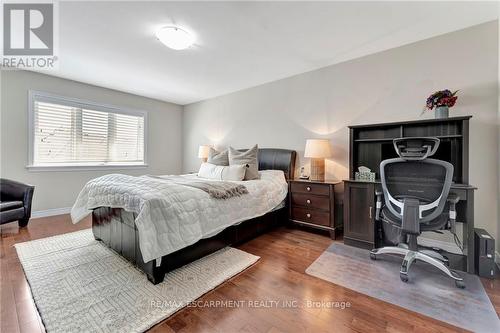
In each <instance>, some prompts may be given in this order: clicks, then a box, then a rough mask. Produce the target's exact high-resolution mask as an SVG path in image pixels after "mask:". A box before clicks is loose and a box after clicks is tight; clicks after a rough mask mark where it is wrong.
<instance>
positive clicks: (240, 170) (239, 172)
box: [198, 163, 246, 181]
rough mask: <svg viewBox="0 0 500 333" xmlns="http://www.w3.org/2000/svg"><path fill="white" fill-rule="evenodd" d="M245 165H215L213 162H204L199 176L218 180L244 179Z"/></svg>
mask: <svg viewBox="0 0 500 333" xmlns="http://www.w3.org/2000/svg"><path fill="white" fill-rule="evenodd" d="M245 172H246V166H245V165H238V164H234V165H229V166H222V165H215V164H212V163H202V164H201V166H200V171H198V177H202V178H208V179H217V180H238V181H239V180H243V178H245Z"/></svg>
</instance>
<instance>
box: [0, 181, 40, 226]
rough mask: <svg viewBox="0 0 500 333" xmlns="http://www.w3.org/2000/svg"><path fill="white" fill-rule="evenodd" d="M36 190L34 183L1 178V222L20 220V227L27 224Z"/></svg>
mask: <svg viewBox="0 0 500 333" xmlns="http://www.w3.org/2000/svg"><path fill="white" fill-rule="evenodd" d="M34 190H35V187H34V186H32V185H26V184H23V183H19V182H16V181H14V180H9V179H0V224H4V223H8V222H12V221H19V222H18V223H19V227H25V226H27V225H28V221H29V219H30V217H31V200H32V199H33V191H34Z"/></svg>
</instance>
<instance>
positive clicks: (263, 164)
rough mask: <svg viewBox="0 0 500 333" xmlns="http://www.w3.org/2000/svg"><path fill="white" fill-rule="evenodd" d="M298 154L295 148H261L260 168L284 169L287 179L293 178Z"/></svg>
mask: <svg viewBox="0 0 500 333" xmlns="http://www.w3.org/2000/svg"><path fill="white" fill-rule="evenodd" d="M296 156H297V153H296V152H295V150H288V149H275V148H260V149H259V157H258V159H259V170H283V172H284V173H285V178H286V179H287V180H290V179H293V177H294V174H295V158H296Z"/></svg>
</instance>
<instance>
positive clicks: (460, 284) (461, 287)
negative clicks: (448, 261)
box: [455, 280, 465, 289]
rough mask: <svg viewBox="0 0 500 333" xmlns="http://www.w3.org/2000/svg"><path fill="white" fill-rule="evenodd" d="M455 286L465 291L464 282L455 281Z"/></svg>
mask: <svg viewBox="0 0 500 333" xmlns="http://www.w3.org/2000/svg"><path fill="white" fill-rule="evenodd" d="M455 286H456V287H457V288H460V289H465V282H464V281H463V280H455Z"/></svg>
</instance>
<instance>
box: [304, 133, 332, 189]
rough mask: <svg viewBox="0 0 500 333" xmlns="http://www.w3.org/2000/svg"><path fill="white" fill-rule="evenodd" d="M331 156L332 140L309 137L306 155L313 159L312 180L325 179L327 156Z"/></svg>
mask: <svg viewBox="0 0 500 333" xmlns="http://www.w3.org/2000/svg"><path fill="white" fill-rule="evenodd" d="M331 156H332V151H331V149H330V140H328V139H307V141H306V149H305V152H304V157H308V158H310V159H311V178H310V179H311V180H320V181H323V180H325V158H328V157H331Z"/></svg>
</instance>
